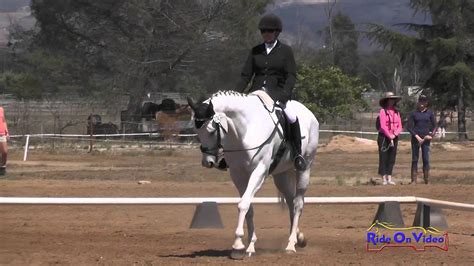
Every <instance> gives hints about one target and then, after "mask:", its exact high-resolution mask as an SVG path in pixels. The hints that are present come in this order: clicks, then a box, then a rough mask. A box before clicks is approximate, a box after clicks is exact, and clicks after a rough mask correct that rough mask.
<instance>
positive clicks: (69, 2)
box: [13, 0, 271, 130]
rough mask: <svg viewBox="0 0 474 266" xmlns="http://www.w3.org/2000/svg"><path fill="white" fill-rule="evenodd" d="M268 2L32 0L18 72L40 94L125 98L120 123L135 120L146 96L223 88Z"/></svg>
mask: <svg viewBox="0 0 474 266" xmlns="http://www.w3.org/2000/svg"><path fill="white" fill-rule="evenodd" d="M269 2H271V1H269V0H258V1H250V0H244V1H226V0H212V1H201V0H194V1H185V0H175V1H164V0H163V1H159V0H130V1H128V0H104V1H93V0H74V1H73V0H66V1H55V0H32V2H31V9H32V14H33V15H34V16H35V18H36V20H37V26H38V28H37V29H36V30H35V31H32V34H34V36H33V38H31V35H28V34H27V37H28V38H24V40H25V41H24V42H16V43H15V45H14V46H16V47H17V48H18V47H20V46H23V47H24V48H23V49H22V51H23V54H22V56H23V59H24V60H22V62H24V64H21V66H19V67H18V71H20V72H21V71H26V72H27V73H29V74H31V76H33V77H35V78H36V80H37V81H38V82H37V83H38V84H39V85H40V86H41V87H42V88H43V89H44V91H46V92H52V91H53V92H54V90H59V89H69V90H70V89H75V90H76V92H77V93H79V94H81V95H92V96H96V97H101V98H103V99H114V98H115V97H116V96H119V95H128V96H129V98H130V101H129V104H128V108H127V110H126V111H125V112H124V113H123V114H124V119H126V120H129V121H130V120H131V121H137V122H138V120H139V114H140V108H141V101H142V97H143V96H144V95H146V93H148V92H159V91H175V90H177V89H178V88H184V90H185V91H188V92H189V91H191V92H192V91H201V90H202V91H201V93H208V92H211V91H212V90H213V89H216V88H215V86H214V85H216V84H218V85H221V84H226V82H229V79H228V77H227V76H228V75H229V72H232V71H234V69H236V66H235V64H232V62H235V61H236V60H237V55H239V53H240V51H242V50H243V49H242V45H243V43H244V42H245V41H246V40H249V38H251V37H252V36H255V33H256V32H257V31H256V23H257V22H258V20H257V19H258V18H257V17H258V15H259V14H261V13H262V12H264V8H265V6H266V5H267V4H268V3H269ZM250 25H251V26H252V28H251V30H250ZM19 39H20V38H19ZM13 49H15V47H13ZM247 52H248V47H245V54H246V53H247ZM33 53H36V54H40V55H41V56H42V57H43V58H44V59H45V60H44V61H45V62H48V61H58V62H59V63H58V64H55V65H53V66H55V68H54V69H49V71H46V72H48V73H54V75H52V74H51V75H42V72H45V71H44V70H48V68H47V67H46V66H44V65H43V66H41V67H38V64H39V63H40V62H41V61H35V62H36V64H33V63H34V62H32V61H31V60H29V59H28V58H29V57H31V56H33ZM209 58H213V60H209ZM238 58H245V56H244V55H242V56H240V55H239V56H238ZM242 60H243V59H242ZM239 67H240V66H239ZM226 71H227V72H226ZM226 74H227V75H226ZM216 80H217V81H216ZM132 130H133V129H132Z"/></svg>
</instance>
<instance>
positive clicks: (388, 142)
mask: <svg viewBox="0 0 474 266" xmlns="http://www.w3.org/2000/svg"><path fill="white" fill-rule="evenodd" d="M400 99H401V97H400V96H396V95H395V94H394V93H393V92H386V93H384V95H383V97H382V98H381V99H380V102H379V103H380V106H381V107H382V108H381V109H380V112H379V117H378V119H379V124H380V127H378V131H379V134H378V137H377V144H378V147H379V170H378V173H379V175H380V176H382V180H383V182H382V184H383V185H387V184H390V185H395V182H393V180H392V171H393V166H394V165H395V159H396V157H397V147H398V136H399V135H400V133H401V132H402V120H401V118H400V113H399V112H398V110H397V109H396V108H395V107H396V105H397V103H398V102H399V101H400Z"/></svg>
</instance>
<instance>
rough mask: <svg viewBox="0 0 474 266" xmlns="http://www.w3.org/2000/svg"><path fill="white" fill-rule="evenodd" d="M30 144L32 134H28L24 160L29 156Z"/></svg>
mask: <svg viewBox="0 0 474 266" xmlns="http://www.w3.org/2000/svg"><path fill="white" fill-rule="evenodd" d="M29 144H30V135H26V143H25V153H24V155H23V161H26V158H27V157H28V146H29Z"/></svg>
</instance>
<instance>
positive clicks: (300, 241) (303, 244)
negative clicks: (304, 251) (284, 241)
mask: <svg viewBox="0 0 474 266" xmlns="http://www.w3.org/2000/svg"><path fill="white" fill-rule="evenodd" d="M296 239H297V240H298V242H296V245H297V246H298V247H299V248H304V247H306V245H307V244H308V241H307V240H306V238H305V237H304V235H303V233H301V232H300V233H298V235H297V236H296Z"/></svg>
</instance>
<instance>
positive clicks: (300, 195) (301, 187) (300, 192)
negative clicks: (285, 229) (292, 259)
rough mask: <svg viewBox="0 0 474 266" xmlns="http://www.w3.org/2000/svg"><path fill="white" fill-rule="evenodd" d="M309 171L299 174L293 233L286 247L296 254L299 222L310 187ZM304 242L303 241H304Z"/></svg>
mask: <svg viewBox="0 0 474 266" xmlns="http://www.w3.org/2000/svg"><path fill="white" fill-rule="evenodd" d="M309 173H310V172H309V169H308V170H306V171H304V172H298V173H297V178H296V195H295V198H294V199H293V209H294V215H293V221H292V223H291V232H290V237H289V239H288V246H287V247H286V251H287V252H296V249H295V245H296V243H297V242H298V234H299V229H298V222H299V219H300V216H301V214H302V213H303V206H304V194H305V192H306V189H307V188H308V185H309ZM302 241H303V240H302Z"/></svg>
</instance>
